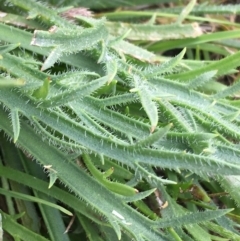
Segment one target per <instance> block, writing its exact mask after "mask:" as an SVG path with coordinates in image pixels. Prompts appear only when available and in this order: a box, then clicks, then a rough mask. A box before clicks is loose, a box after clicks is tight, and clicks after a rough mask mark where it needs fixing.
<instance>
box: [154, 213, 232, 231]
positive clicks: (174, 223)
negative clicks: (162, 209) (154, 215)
mask: <svg viewBox="0 0 240 241" xmlns="http://www.w3.org/2000/svg"><path fill="white" fill-rule="evenodd" d="M232 210H233V209H219V210H215V211H204V212H195V213H190V214H185V215H183V216H179V217H173V218H171V219H168V220H167V219H165V220H164V219H163V220H160V221H156V224H155V225H154V227H155V228H167V227H182V226H185V225H191V224H193V223H201V222H206V221H209V220H213V219H216V218H218V217H221V216H223V215H225V214H226V213H229V212H231V211H232Z"/></svg>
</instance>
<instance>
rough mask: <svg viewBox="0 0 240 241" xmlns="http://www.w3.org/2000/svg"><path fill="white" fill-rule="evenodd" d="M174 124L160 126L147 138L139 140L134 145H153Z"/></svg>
mask: <svg viewBox="0 0 240 241" xmlns="http://www.w3.org/2000/svg"><path fill="white" fill-rule="evenodd" d="M172 126H173V124H172V123H170V124H168V125H166V126H164V127H162V128H160V129H159V130H157V131H156V132H155V133H153V134H150V135H149V136H148V137H146V138H145V139H143V140H140V141H138V142H137V143H136V144H135V145H134V146H135V147H146V146H151V145H153V144H154V143H155V142H157V141H159V140H160V139H161V138H162V137H163V136H165V135H166V134H167V133H168V131H169V130H170V128H171V127H172Z"/></svg>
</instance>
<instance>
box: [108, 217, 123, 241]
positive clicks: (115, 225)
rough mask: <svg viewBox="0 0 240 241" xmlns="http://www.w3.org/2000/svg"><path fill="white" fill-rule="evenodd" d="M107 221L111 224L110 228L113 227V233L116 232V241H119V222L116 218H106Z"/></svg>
mask: <svg viewBox="0 0 240 241" xmlns="http://www.w3.org/2000/svg"><path fill="white" fill-rule="evenodd" d="M114 217H115V216H114ZM108 221H109V223H110V224H111V226H112V227H113V229H114V231H115V232H116V234H117V237H118V240H121V237H122V232H121V228H120V225H119V224H118V223H119V220H117V218H108ZM121 221H122V220H121Z"/></svg>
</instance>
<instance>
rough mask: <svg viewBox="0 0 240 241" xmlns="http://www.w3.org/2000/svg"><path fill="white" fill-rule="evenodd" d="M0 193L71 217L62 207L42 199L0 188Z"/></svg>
mask: <svg viewBox="0 0 240 241" xmlns="http://www.w3.org/2000/svg"><path fill="white" fill-rule="evenodd" d="M0 193H1V194H3V195H7V196H10V197H15V198H19V199H23V200H27V201H31V202H37V203H41V204H44V205H47V206H49V207H52V208H56V209H58V210H60V211H61V212H63V213H65V214H67V215H70V216H72V215H73V214H72V213H71V212H70V211H68V210H67V209H65V208H63V207H61V206H59V205H56V204H54V203H50V202H47V201H45V200H43V199H40V198H37V197H33V196H30V195H26V194H22V193H19V192H14V191H9V190H5V189H3V188H0Z"/></svg>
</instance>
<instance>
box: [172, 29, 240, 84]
mask: <svg viewBox="0 0 240 241" xmlns="http://www.w3.org/2000/svg"><path fill="white" fill-rule="evenodd" d="M225 35H226V33H225ZM239 56H240V51H238V52H236V53H234V54H232V55H230V56H227V57H225V58H224V59H221V60H219V61H215V62H213V63H211V64H209V65H206V66H203V67H201V68H197V69H194V70H190V71H187V72H182V73H178V74H172V75H170V76H168V77H169V78H171V79H178V80H180V81H181V82H184V81H186V80H189V79H191V78H195V77H196V76H198V75H200V74H202V73H205V72H209V71H212V70H217V71H218V72H217V73H218V75H219V76H221V75H223V74H225V73H227V71H229V70H232V69H234V68H236V67H238V66H239Z"/></svg>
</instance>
